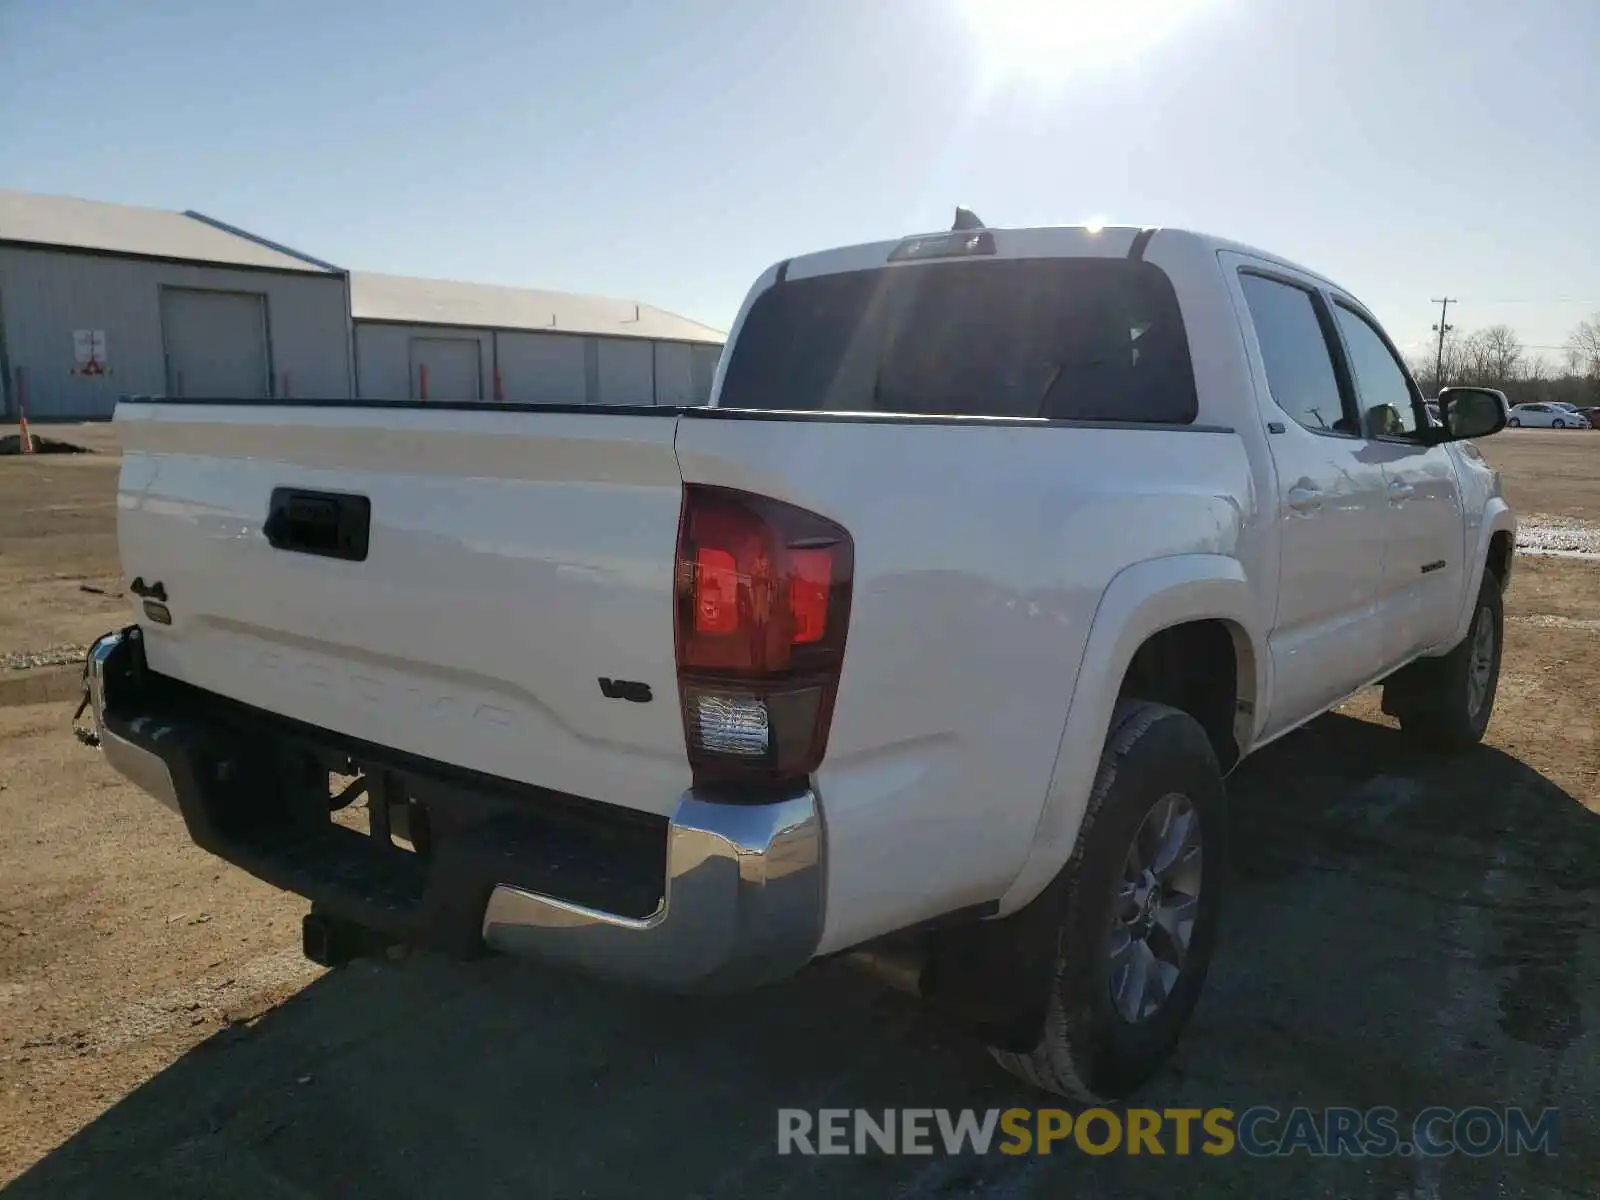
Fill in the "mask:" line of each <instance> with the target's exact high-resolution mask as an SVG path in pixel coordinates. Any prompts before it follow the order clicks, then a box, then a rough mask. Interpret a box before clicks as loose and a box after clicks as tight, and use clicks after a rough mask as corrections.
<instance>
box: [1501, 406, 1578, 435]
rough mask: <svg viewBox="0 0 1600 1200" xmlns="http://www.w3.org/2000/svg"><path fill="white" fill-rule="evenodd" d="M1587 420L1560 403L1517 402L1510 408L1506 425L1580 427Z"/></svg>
mask: <svg viewBox="0 0 1600 1200" xmlns="http://www.w3.org/2000/svg"><path fill="white" fill-rule="evenodd" d="M1588 423H1589V422H1588V420H1587V419H1586V418H1585V417H1584V416H1583V414H1582V413H1580V412H1578V411H1577V410H1576V409H1569V408H1566V407H1564V406H1563V405H1560V404H1517V405H1513V406H1512V409H1511V419H1510V420H1509V421H1507V422H1506V424H1508V425H1513V426H1516V425H1526V426H1529V427H1541V428H1545V429H1581V428H1583V427H1584V426H1585V425H1587V424H1588Z"/></svg>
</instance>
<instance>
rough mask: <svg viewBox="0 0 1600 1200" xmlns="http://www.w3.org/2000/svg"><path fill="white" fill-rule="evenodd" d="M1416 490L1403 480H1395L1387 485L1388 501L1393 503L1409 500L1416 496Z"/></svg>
mask: <svg viewBox="0 0 1600 1200" xmlns="http://www.w3.org/2000/svg"><path fill="white" fill-rule="evenodd" d="M1416 491H1417V489H1416V488H1414V487H1412V486H1411V485H1410V484H1409V483H1407V482H1406V481H1405V480H1404V479H1396V480H1394V481H1393V482H1392V483H1390V484H1389V499H1391V500H1394V501H1401V500H1409V499H1411V497H1412V496H1413V495H1415V494H1416Z"/></svg>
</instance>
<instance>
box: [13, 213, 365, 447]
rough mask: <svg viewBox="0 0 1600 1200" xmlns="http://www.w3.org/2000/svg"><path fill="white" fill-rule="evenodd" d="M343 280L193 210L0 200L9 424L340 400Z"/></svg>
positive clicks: (347, 374) (344, 359)
mask: <svg viewBox="0 0 1600 1200" xmlns="http://www.w3.org/2000/svg"><path fill="white" fill-rule="evenodd" d="M346 289H347V281H346V277H345V274H344V273H343V272H341V271H339V270H338V269H336V268H333V267H330V266H329V265H328V264H326V263H321V262H317V261H315V260H313V259H309V258H306V257H304V256H302V255H299V254H296V253H294V252H293V251H290V250H287V249H286V248H284V247H282V246H278V245H275V244H274V243H271V242H268V241H266V240H265V239H261V238H257V237H255V236H254V235H251V234H247V233H245V232H243V231H242V230H236V229H233V228H231V227H229V226H225V225H222V224H220V223H218V222H214V221H212V220H210V219H209V218H206V217H203V216H201V215H200V214H198V213H178V212H168V211H165V210H162V209H153V208H133V207H129V206H125V205H118V204H101V203H98V202H95V201H92V200H78V199H70V198H67V197H62V196H37V195H30V194H28V193H23V192H10V191H0V380H4V402H5V413H6V414H7V415H10V416H15V415H16V413H17V407H18V400H19V395H20V393H21V392H22V391H23V389H25V391H26V400H27V406H28V413H29V415H30V416H32V417H44V418H50V417H107V416H110V415H111V410H112V408H113V407H114V406H115V404H116V399H117V397H118V396H119V395H123V394H127V393H145V394H167V395H191V396H208V395H209V396H229V397H242V398H246V399H252V398H261V399H268V398H271V397H274V396H282V395H285V394H288V395H296V396H326V397H329V398H342V397H348V396H349V395H351V385H352V371H351V353H350V335H349V328H350V326H349V317H348V313H349V300H348V296H347V290H346Z"/></svg>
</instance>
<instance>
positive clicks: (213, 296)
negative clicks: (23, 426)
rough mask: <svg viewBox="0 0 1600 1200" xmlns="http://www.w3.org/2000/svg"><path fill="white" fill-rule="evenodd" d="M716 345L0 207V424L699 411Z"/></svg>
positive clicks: (678, 329)
mask: <svg viewBox="0 0 1600 1200" xmlns="http://www.w3.org/2000/svg"><path fill="white" fill-rule="evenodd" d="M722 342H723V335H722V333H721V332H719V331H718V330H715V329H712V328H710V327H709V326H706V325H701V324H699V323H698V322H696V321H691V320H689V319H688V318H686V317H679V316H675V315H674V314H672V313H669V312H663V311H662V310H661V309H659V308H652V307H651V306H649V305H647V304H639V303H635V302H634V301H632V300H607V299H602V298H598V297H593V296H576V295H571V294H568V293H564V292H540V291H528V290H525V289H522V288H510V287H492V286H487V285H482V284H473V283H451V282H446V281H443V280H434V279H410V278H405V277H402V276H397V275H373V274H367V273H363V272H347V271H345V270H342V269H341V268H339V267H335V266H332V265H331V264H329V263H326V262H323V261H321V260H320V259H315V258H311V257H310V256H308V255H305V254H301V253H299V252H298V251H295V250H291V249H289V248H288V247H286V246H282V245H279V244H278V243H276V242H272V241H269V240H268V239H266V238H263V237H260V236H259V235H257V234H253V233H249V232H247V231H245V230H242V229H238V228H235V227H233V226H231V225H225V224H223V223H222V222H220V221H216V220H214V219H212V218H210V217H206V216H203V215H201V214H200V213H195V212H183V213H180V212H169V211H166V210H163V209H155V208H134V207H130V206H127V205H121V204H102V203H99V202H97V201H93V200H78V199H72V198H68V197H65V196H38V195H31V194H29V193H26V192H9V191H0V387H3V390H0V400H3V409H0V415H3V416H8V417H13V418H14V417H15V416H16V415H17V412H18V405H19V400H20V399H21V398H22V397H23V396H25V397H26V402H27V408H28V415H29V416H30V417H34V418H46V419H49V418H93V417H108V416H110V415H111V412H112V409H113V408H114V407H115V405H116V401H117V397H118V396H120V395H128V394H142V395H169V396H213V397H219V398H220V397H226V398H229V399H247V400H248V399H261V400H269V399H274V398H279V397H307V398H313V399H327V400H340V399H347V398H349V397H351V396H359V397H361V398H363V399H374V400H486V401H494V400H503V401H508V402H523V403H538V404H552V403H558V404H574V403H583V404H704V403H705V402H706V400H707V399H709V397H710V394H711V376H712V374H713V372H714V371H715V369H716V364H717V358H718V356H719V355H720V354H721V352H722Z"/></svg>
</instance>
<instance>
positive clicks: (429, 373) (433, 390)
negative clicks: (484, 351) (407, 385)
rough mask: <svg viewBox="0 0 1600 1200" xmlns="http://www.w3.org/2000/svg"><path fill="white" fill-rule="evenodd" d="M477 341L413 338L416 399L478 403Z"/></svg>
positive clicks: (412, 386)
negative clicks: (472, 401) (474, 401)
mask: <svg viewBox="0 0 1600 1200" xmlns="http://www.w3.org/2000/svg"><path fill="white" fill-rule="evenodd" d="M478 385H479V374H478V341H477V339H476V338H412V339H411V398H412V399H413V400H478V399H481V398H482V395H483V392H482V390H481V389H480V387H479V386H478Z"/></svg>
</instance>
